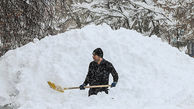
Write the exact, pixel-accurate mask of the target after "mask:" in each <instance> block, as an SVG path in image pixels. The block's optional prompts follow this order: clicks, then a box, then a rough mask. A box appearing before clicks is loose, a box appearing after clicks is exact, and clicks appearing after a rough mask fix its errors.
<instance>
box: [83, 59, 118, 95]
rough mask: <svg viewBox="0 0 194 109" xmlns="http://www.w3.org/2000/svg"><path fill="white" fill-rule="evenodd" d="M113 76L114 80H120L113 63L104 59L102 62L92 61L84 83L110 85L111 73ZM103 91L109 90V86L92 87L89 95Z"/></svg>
mask: <svg viewBox="0 0 194 109" xmlns="http://www.w3.org/2000/svg"><path fill="white" fill-rule="evenodd" d="M110 74H111V75H112V76H113V81H114V82H118V73H117V72H116V70H115V68H114V67H113V65H112V63H110V62H108V61H107V60H105V59H103V60H102V61H101V63H100V64H98V63H96V62H95V61H92V62H91V63H90V65H89V70H88V74H87V76H86V79H85V81H84V85H87V84H89V85H90V86H92V85H108V84H109V75H110ZM101 91H105V92H106V91H107V93H108V90H107V88H91V89H90V91H89V96H90V95H92V94H97V93H98V92H101Z"/></svg>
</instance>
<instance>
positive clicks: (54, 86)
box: [48, 81, 111, 93]
mask: <svg viewBox="0 0 194 109" xmlns="http://www.w3.org/2000/svg"><path fill="white" fill-rule="evenodd" d="M48 84H49V86H50V87H51V88H52V89H54V90H56V91H58V92H61V93H63V92H64V90H69V89H79V87H68V88H62V87H61V86H57V85H55V84H54V83H52V82H50V81H48ZM110 86H111V85H96V86H85V87H84V88H99V87H110Z"/></svg>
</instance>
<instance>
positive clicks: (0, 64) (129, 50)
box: [0, 25, 194, 109]
mask: <svg viewBox="0 0 194 109" xmlns="http://www.w3.org/2000/svg"><path fill="white" fill-rule="evenodd" d="M97 47H101V48H102V49H103V50H104V54H105V56H104V57H105V59H107V60H109V61H111V62H112V63H113V65H114V66H115V68H116V70H117V72H118V73H119V77H120V79H119V82H118V85H117V87H116V88H111V89H110V94H109V95H106V94H104V93H100V94H98V96H91V97H87V90H85V91H80V90H67V91H65V93H59V92H56V91H54V90H52V89H51V88H49V86H48V85H47V81H48V80H50V81H53V82H55V83H56V84H58V85H61V86H64V87H70V86H79V85H80V84H82V82H83V81H84V79H85V76H86V74H87V70H88V65H89V63H90V62H91V61H92V51H93V50H94V49H95V48H97ZM193 66H194V61H193V58H190V57H189V56H187V55H185V54H183V53H181V52H179V51H178V50H177V49H176V48H173V47H171V46H169V45H168V44H167V43H164V42H161V40H160V39H158V38H156V37H151V38H149V37H144V36H142V35H141V34H139V33H137V32H135V31H131V30H126V29H120V30H117V31H113V30H111V28H109V27H108V26H107V25H101V26H94V25H90V26H87V27H84V28H83V29H77V30H71V31H69V32H66V33H63V34H59V35H56V36H48V37H46V38H44V39H42V40H41V41H39V40H34V42H33V43H29V44H27V45H26V46H23V47H21V48H18V49H16V50H12V51H9V52H7V53H6V54H5V55H4V56H3V57H1V58H0V105H5V104H8V103H12V104H13V106H14V107H17V108H19V109H100V108H102V109H118V108H120V109H193V108H194V86H193V84H194V67H193ZM110 82H112V80H110Z"/></svg>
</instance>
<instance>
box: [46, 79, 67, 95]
mask: <svg viewBox="0 0 194 109" xmlns="http://www.w3.org/2000/svg"><path fill="white" fill-rule="evenodd" d="M47 83H48V85H49V86H50V88H52V89H54V90H56V91H58V92H62V93H63V92H64V89H63V88H61V87H60V86H56V85H55V84H54V83H52V82H50V81H48V82H47Z"/></svg>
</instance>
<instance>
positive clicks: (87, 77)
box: [84, 63, 92, 85]
mask: <svg viewBox="0 0 194 109" xmlns="http://www.w3.org/2000/svg"><path fill="white" fill-rule="evenodd" d="M91 68H92V63H90V65H89V68H88V74H87V76H86V79H85V81H84V85H88V83H89V82H90V78H91Z"/></svg>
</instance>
